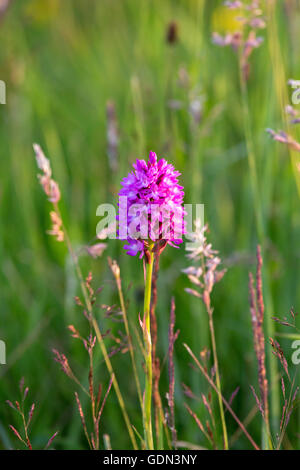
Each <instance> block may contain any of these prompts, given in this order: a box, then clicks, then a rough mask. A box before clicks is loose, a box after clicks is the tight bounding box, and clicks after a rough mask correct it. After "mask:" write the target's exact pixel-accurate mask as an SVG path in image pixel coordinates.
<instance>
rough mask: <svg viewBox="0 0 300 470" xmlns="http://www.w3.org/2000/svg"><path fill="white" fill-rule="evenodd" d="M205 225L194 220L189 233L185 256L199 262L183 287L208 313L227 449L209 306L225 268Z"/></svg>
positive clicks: (224, 427) (225, 439)
mask: <svg viewBox="0 0 300 470" xmlns="http://www.w3.org/2000/svg"><path fill="white" fill-rule="evenodd" d="M207 229H208V227H207V225H204V226H203V227H202V226H201V221H200V220H196V221H195V231H194V233H193V234H191V237H192V239H193V243H191V244H190V246H188V247H187V249H188V250H189V253H188V254H187V257H188V258H189V259H190V260H193V261H194V262H199V264H197V265H196V266H194V265H192V266H189V267H188V268H187V269H184V270H183V272H184V273H185V274H187V276H188V278H189V280H190V281H191V282H192V284H194V286H195V288H193V289H190V288H187V289H185V291H186V292H188V293H189V294H191V295H193V296H195V297H199V298H201V299H202V300H203V303H204V305H205V309H206V311H207V314H208V322H209V329H210V336H211V344H212V350H213V358H214V372H215V375H216V386H217V388H218V390H219V392H220V393H218V400H219V408H220V416H221V422H222V429H223V438H224V448H225V449H228V436H227V428H226V422H225V415H224V408H223V402H222V392H221V380H220V373H219V365H218V356H217V346H216V339H215V329H214V322H213V308H212V306H211V293H212V290H213V287H214V285H215V284H216V283H217V282H218V281H220V280H221V279H222V277H223V276H224V274H225V272H226V270H225V269H222V270H220V269H219V265H220V264H221V259H220V258H219V256H218V251H216V250H214V249H213V248H212V245H211V243H208V242H207V238H206V232H207Z"/></svg>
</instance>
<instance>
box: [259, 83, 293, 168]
mask: <svg viewBox="0 0 300 470" xmlns="http://www.w3.org/2000/svg"><path fill="white" fill-rule="evenodd" d="M288 85H290V86H291V87H292V88H294V89H295V92H294V93H295V95H296V98H297V99H298V96H300V88H299V81H298V80H293V79H290V80H289V81H288ZM296 103H298V101H296ZM285 112H286V114H287V116H289V125H292V126H293V125H296V124H299V123H300V115H299V111H298V110H296V109H295V108H293V106H291V105H290V104H288V105H287V106H286V107H285ZM266 131H267V132H268V134H270V136H271V137H272V139H273V140H276V141H277V142H281V143H282V144H285V145H287V146H288V147H289V148H290V149H292V150H296V152H300V143H299V142H298V141H297V140H295V139H294V137H292V136H291V135H290V134H287V133H286V132H284V131H283V130H279V131H278V132H276V131H274V130H273V129H266ZM297 168H298V170H299V171H300V166H299V164H298V165H297Z"/></svg>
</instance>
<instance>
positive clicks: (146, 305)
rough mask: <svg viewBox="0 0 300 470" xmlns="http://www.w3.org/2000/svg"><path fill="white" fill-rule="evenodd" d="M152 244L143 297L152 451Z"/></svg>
mask: <svg viewBox="0 0 300 470" xmlns="http://www.w3.org/2000/svg"><path fill="white" fill-rule="evenodd" d="M153 245H154V244H153V243H149V258H148V260H147V261H148V262H147V263H146V281H145V297H144V322H145V324H144V341H145V351H146V378H145V396H144V431H145V441H146V447H147V449H149V450H153V448H154V446H153V435H152V419H151V418H152V417H151V405H152V344H151V331H150V302H151V286H152V272H153V263H154V253H153V251H152V249H153Z"/></svg>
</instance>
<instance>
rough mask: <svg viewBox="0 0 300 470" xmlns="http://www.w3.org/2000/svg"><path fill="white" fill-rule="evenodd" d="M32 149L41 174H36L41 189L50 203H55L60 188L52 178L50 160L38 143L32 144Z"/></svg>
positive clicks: (57, 199)
mask: <svg viewBox="0 0 300 470" xmlns="http://www.w3.org/2000/svg"><path fill="white" fill-rule="evenodd" d="M33 150H34V152H35V158H36V162H37V165H38V167H39V169H40V170H41V171H42V175H38V178H39V180H40V183H41V185H42V187H43V190H44V192H45V194H46V195H47V196H48V200H49V201H50V202H52V204H57V203H58V201H59V200H60V190H59V187H58V184H57V183H56V181H54V180H53V179H52V170H51V166H50V161H49V160H48V158H46V157H45V154H44V152H43V150H42V149H41V147H40V146H39V145H38V144H33Z"/></svg>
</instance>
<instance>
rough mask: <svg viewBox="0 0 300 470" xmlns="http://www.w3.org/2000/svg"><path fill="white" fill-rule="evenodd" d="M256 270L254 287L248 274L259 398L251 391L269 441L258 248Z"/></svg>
mask: <svg viewBox="0 0 300 470" xmlns="http://www.w3.org/2000/svg"><path fill="white" fill-rule="evenodd" d="M256 257H257V269H256V286H254V279H253V276H252V273H249V296H250V313H251V320H252V329H253V338H254V350H255V354H256V358H257V364H258V383H259V392H260V398H258V396H257V395H256V393H255V390H254V388H253V387H251V390H252V392H253V394H254V398H255V401H256V403H257V406H258V408H259V410H260V412H261V414H262V417H263V420H264V422H265V425H266V432H267V437H268V439H269V440H270V439H271V436H270V424H269V401H268V395H269V386H268V380H267V371H266V354H265V336H264V310H265V308H264V300H263V293H262V256H261V249H260V246H258V247H257V251H256Z"/></svg>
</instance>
